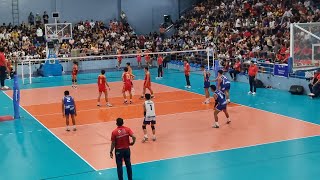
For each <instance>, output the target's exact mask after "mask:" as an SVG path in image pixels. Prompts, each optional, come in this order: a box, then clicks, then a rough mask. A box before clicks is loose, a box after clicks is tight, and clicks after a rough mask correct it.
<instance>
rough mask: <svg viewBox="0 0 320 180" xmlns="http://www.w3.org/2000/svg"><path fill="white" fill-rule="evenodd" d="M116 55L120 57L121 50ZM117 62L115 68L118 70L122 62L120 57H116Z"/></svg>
mask: <svg viewBox="0 0 320 180" xmlns="http://www.w3.org/2000/svg"><path fill="white" fill-rule="evenodd" d="M117 54H118V55H121V50H120V49H118V50H117ZM117 60H118V65H117V68H118V69H120V67H121V62H122V56H118V57H117Z"/></svg>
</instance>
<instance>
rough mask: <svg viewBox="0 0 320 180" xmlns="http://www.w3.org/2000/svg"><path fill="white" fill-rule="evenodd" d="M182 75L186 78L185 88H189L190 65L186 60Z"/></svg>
mask: <svg viewBox="0 0 320 180" xmlns="http://www.w3.org/2000/svg"><path fill="white" fill-rule="evenodd" d="M183 62H184V75H185V76H186V81H187V85H186V86H185V87H186V88H191V84H190V65H189V62H188V60H186V59H185V60H184V61H183Z"/></svg>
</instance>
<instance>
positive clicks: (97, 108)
mask: <svg viewBox="0 0 320 180" xmlns="http://www.w3.org/2000/svg"><path fill="white" fill-rule="evenodd" d="M197 99H203V98H190V99H180V100H173V101H162V102H157V103H156V104H163V103H171V102H179V101H189V100H190V101H191V100H197ZM204 105H205V104H204ZM208 105H210V104H208ZM131 106H132V107H135V106H142V102H141V103H140V104H137V103H133V104H127V105H120V106H112V107H107V106H101V107H96V108H91V109H85V110H80V111H77V113H78V112H87V111H95V110H105V109H116V108H122V107H131ZM236 106H240V105H238V104H237V105H236ZM58 114H61V113H50V114H41V115H34V116H39V117H42V116H53V115H58Z"/></svg>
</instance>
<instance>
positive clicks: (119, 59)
mask: <svg viewBox="0 0 320 180" xmlns="http://www.w3.org/2000/svg"><path fill="white" fill-rule="evenodd" d="M117 54H118V55H121V51H118V53H117ZM117 59H118V61H121V60H122V56H118V57H117Z"/></svg>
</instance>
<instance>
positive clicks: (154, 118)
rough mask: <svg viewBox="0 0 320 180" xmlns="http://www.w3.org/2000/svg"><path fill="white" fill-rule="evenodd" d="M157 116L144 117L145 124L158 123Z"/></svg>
mask: <svg viewBox="0 0 320 180" xmlns="http://www.w3.org/2000/svg"><path fill="white" fill-rule="evenodd" d="M156 123H157V122H156V117H151V118H147V119H146V117H145V118H144V119H143V124H144V125H147V124H151V125H154V124H156Z"/></svg>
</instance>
